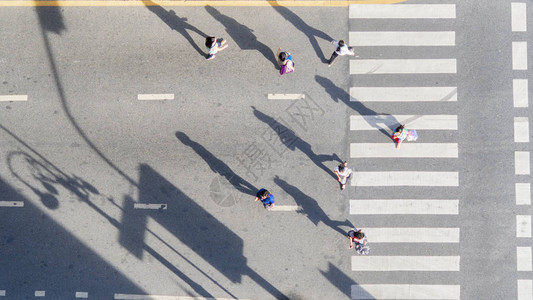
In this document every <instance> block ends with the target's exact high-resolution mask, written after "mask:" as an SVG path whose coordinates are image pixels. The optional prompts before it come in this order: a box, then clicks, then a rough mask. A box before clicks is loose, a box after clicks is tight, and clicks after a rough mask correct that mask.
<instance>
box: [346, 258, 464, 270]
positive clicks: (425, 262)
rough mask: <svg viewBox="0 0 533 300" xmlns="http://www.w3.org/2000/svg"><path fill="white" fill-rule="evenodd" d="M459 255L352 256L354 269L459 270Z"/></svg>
mask: <svg viewBox="0 0 533 300" xmlns="http://www.w3.org/2000/svg"><path fill="white" fill-rule="evenodd" d="M459 261H460V259H459V256H371V255H368V256H352V271H459V265H460V263H459Z"/></svg>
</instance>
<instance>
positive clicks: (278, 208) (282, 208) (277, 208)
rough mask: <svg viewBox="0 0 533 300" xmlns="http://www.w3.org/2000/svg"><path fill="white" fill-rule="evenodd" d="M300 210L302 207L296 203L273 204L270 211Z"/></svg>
mask: <svg viewBox="0 0 533 300" xmlns="http://www.w3.org/2000/svg"><path fill="white" fill-rule="evenodd" d="M298 210H302V207H300V206H298V205H274V207H272V208H271V209H270V211H298Z"/></svg>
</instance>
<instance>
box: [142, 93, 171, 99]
mask: <svg viewBox="0 0 533 300" xmlns="http://www.w3.org/2000/svg"><path fill="white" fill-rule="evenodd" d="M137 100H174V94H138V95H137Z"/></svg>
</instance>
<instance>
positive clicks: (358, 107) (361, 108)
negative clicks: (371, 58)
mask: <svg viewBox="0 0 533 300" xmlns="http://www.w3.org/2000/svg"><path fill="white" fill-rule="evenodd" d="M315 80H316V82H317V83H318V84H320V85H321V86H322V87H323V88H324V89H325V90H326V92H327V93H328V94H329V95H330V96H331V99H332V100H333V101H335V102H339V101H341V102H344V104H346V105H347V106H348V107H350V108H351V109H353V110H355V111H356V112H358V113H359V114H360V115H361V116H363V117H365V116H376V115H386V117H385V118H386V120H385V119H384V120H377V119H376V118H365V121H367V123H368V124H369V125H370V126H372V127H374V128H376V129H378V130H379V131H380V132H381V133H383V134H384V135H386V136H387V137H389V138H391V132H389V131H387V130H386V129H385V128H383V125H384V124H385V123H387V124H398V125H399V121H398V120H396V118H395V117H393V116H392V115H390V114H384V113H377V112H376V111H374V110H372V109H370V108H368V107H366V106H365V105H364V104H363V103H362V102H361V101H350V99H351V96H350V94H349V93H347V92H346V91H344V90H343V89H342V88H340V87H338V86H337V85H336V84H335V83H333V81H331V80H329V79H328V78H326V77H322V76H320V75H315ZM356 100H357V99H356ZM385 121H386V122H385ZM386 126H387V127H388V129H389V130H391V131H392V130H394V128H395V127H394V126H397V125H393V127H394V128H393V127H391V126H389V125H386ZM391 139H392V138H391Z"/></svg>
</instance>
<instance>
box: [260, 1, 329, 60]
mask: <svg viewBox="0 0 533 300" xmlns="http://www.w3.org/2000/svg"><path fill="white" fill-rule="evenodd" d="M269 3H270V5H272V7H273V8H274V10H275V11H277V12H278V13H279V14H280V15H281V16H282V17H284V18H285V20H287V21H289V22H291V23H292V25H294V27H296V29H298V30H300V31H301V32H302V33H303V34H305V35H306V36H307V38H308V39H309V42H310V43H311V46H313V49H314V50H315V53H316V56H318V58H320V60H321V61H322V62H323V63H326V62H327V61H328V58H327V57H325V56H324V52H322V49H321V48H320V46H319V45H318V41H317V39H316V38H317V37H319V38H321V39H324V40H327V41H328V42H331V41H332V40H333V38H332V37H330V36H329V35H328V34H326V33H325V32H323V31H320V30H318V29H316V28H314V27H311V26H309V25H307V23H305V22H304V20H302V18H300V17H299V16H298V15H297V14H295V13H293V12H292V11H291V10H290V9H288V8H287V7H285V6H282V5H280V4H279V3H278V1H270V2H269ZM332 52H333V51H332Z"/></svg>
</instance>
